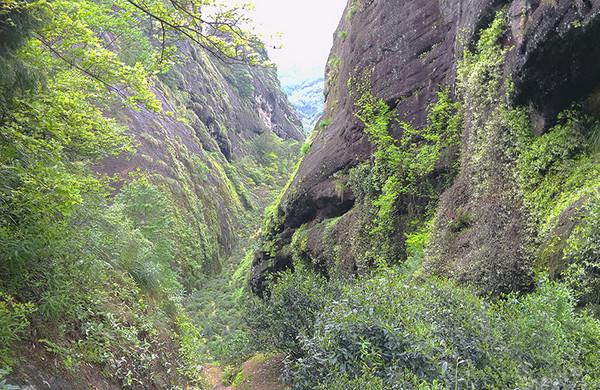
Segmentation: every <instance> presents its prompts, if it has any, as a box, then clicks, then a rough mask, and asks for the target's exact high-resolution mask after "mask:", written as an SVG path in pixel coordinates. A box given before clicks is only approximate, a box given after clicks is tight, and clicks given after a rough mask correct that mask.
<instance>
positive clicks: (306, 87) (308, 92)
mask: <svg viewBox="0 0 600 390" xmlns="http://www.w3.org/2000/svg"><path fill="white" fill-rule="evenodd" d="M324 87H325V78H324V77H323V76H320V77H316V78H312V79H307V80H305V81H303V82H301V83H298V84H291V85H283V91H284V92H285V94H286V95H287V96H288V100H289V102H290V104H291V105H292V106H293V107H294V108H295V109H296V112H297V113H298V116H299V117H300V120H301V121H302V126H303V127H304V131H305V132H306V133H309V132H311V131H312V130H313V129H314V127H315V125H316V124H317V122H318V121H319V118H320V117H321V115H323V108H324V104H325V102H324V95H323V89H324Z"/></svg>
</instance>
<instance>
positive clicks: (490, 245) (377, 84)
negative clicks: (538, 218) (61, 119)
mask: <svg viewBox="0 0 600 390" xmlns="http://www.w3.org/2000/svg"><path fill="white" fill-rule="evenodd" d="M500 9H504V10H505V12H506V13H507V15H508V16H507V18H508V27H507V31H506V33H505V34H504V36H503V38H502V45H503V46H504V47H506V48H508V49H509V50H508V53H507V54H506V58H505V59H504V61H503V64H502V65H501V67H500V69H499V73H500V75H501V76H502V77H503V79H504V80H511V81H512V82H511V83H510V85H511V87H507V88H506V89H507V90H506V91H498V97H499V98H501V96H502V95H505V94H508V95H509V96H507V98H506V99H507V100H508V105H510V106H513V105H514V106H525V107H528V113H529V121H530V122H531V126H532V128H533V129H534V130H535V132H536V133H538V134H541V133H543V132H544V131H546V130H547V129H548V128H550V127H551V126H552V125H553V123H554V119H555V118H556V114H557V113H558V112H559V111H561V110H563V109H565V108H567V107H569V105H570V104H571V103H572V102H577V101H583V100H585V99H586V98H587V97H588V96H590V94H592V92H593V90H594V88H595V87H596V86H597V85H598V82H599V81H600V80H599V79H598V74H597V72H594V71H593V68H594V66H597V65H598V63H600V57H599V56H598V45H597V44H595V42H596V40H597V38H598V36H599V35H598V31H597V29H598V28H599V26H600V19H599V17H598V11H599V9H600V2H598V1H588V0H586V1H559V0H556V1H535V0H531V1H530V0H515V1H501V0H496V1H492V0H464V1H444V0H415V1H409V2H407V1H400V0H386V1H383V0H380V1H377V0H362V1H361V0H351V1H349V3H348V5H347V7H346V10H345V13H344V16H343V18H342V21H341V22H340V25H339V27H338V30H337V34H336V38H335V42H334V47H333V49H332V52H331V55H330V59H329V62H328V66H327V70H326V74H327V81H326V110H325V114H324V119H323V121H324V122H325V124H326V126H322V127H321V128H320V129H318V130H319V131H318V134H317V135H316V136H315V138H314V141H313V142H312V146H311V149H310V151H309V152H308V154H307V155H306V156H305V158H304V160H303V162H302V164H301V165H300V168H299V170H298V173H297V175H296V176H295V178H294V180H293V182H292V183H291V185H290V186H289V188H288V189H287V191H286V193H285V194H284V195H283V197H282V200H281V202H280V204H279V206H278V209H277V213H276V216H277V218H276V221H275V223H272V224H271V225H269V226H267V227H266V229H265V230H266V231H265V232H263V234H264V240H265V242H267V243H268V245H266V246H264V247H263V250H261V251H259V252H258V253H257V254H256V257H255V261H254V267H253V269H254V272H253V280H252V287H253V289H254V291H255V292H257V293H262V291H263V289H264V288H265V278H266V276H267V275H269V274H271V273H274V272H277V271H278V270H281V269H283V268H287V267H291V266H292V261H293V257H294V255H293V253H294V248H293V246H294V242H297V241H298V239H295V240H294V239H293V237H294V236H298V235H302V236H303V238H304V245H303V248H302V252H303V254H304V256H303V257H304V259H305V260H309V261H311V262H312V263H313V264H315V265H316V266H317V268H320V269H322V270H323V271H324V272H329V271H331V268H333V267H339V265H340V262H341V263H342V264H341V268H342V269H343V270H345V272H350V273H356V272H360V269H361V265H360V259H358V258H357V256H356V254H355V251H354V250H353V246H355V241H357V240H358V239H359V236H360V235H364V234H365V232H361V231H360V226H357V222H356V220H357V218H358V217H357V215H356V214H357V213H358V212H357V209H358V207H357V205H356V204H355V202H356V196H355V194H354V193H353V191H352V189H351V188H349V186H348V185H346V184H347V183H348V172H349V171H350V169H351V168H352V167H354V166H356V165H358V164H359V163H361V162H364V161H368V160H369V159H370V158H371V155H372V153H373V147H372V145H371V144H370V143H369V141H368V139H367V136H366V134H365V133H364V131H363V128H364V125H363V124H362V123H361V122H360V121H359V120H358V119H356V117H355V115H354V111H355V99H356V96H353V95H352V93H351V91H350V90H349V89H351V88H349V86H350V87H351V85H352V77H354V76H355V75H356V74H358V72H360V71H364V70H366V71H368V72H369V73H370V74H371V80H370V89H371V91H372V94H373V95H374V96H376V97H378V98H382V99H384V101H385V102H386V103H387V105H388V106H389V107H391V108H392V109H393V110H394V111H395V112H396V114H397V116H398V118H399V119H400V121H406V122H410V123H411V124H412V125H413V126H417V127H423V126H425V125H426V122H427V118H426V113H427V107H428V106H429V105H430V104H431V103H432V102H433V101H435V94H436V92H437V91H439V90H441V89H449V90H450V92H454V91H455V81H456V75H457V73H456V71H457V64H458V63H459V62H460V60H461V59H462V57H463V52H464V50H466V49H467V50H473V49H474V47H475V42H476V41H477V39H478V36H479V33H480V31H481V30H482V29H483V28H484V27H486V26H487V25H489V24H490V23H491V21H492V20H493V19H494V16H495V14H496V12H497V11H498V10H500ZM349 80H350V82H349ZM589 100H590V99H588V101H589ZM591 100H592V101H593V99H591ZM485 109H486V108H484V109H483V110H484V111H485ZM468 110H469V108H468V107H465V108H464V111H465V112H466V113H467V114H468ZM484 117H485V115H484ZM484 119H485V118H484ZM323 121H322V123H323ZM396 124H398V123H396ZM480 124H481V123H478V122H469V121H468V120H465V121H464V123H463V125H464V128H463V140H462V146H461V149H462V151H463V157H462V158H461V169H460V172H459V174H458V176H457V178H456V180H455V181H454V184H453V185H452V186H451V187H450V188H449V189H448V190H447V191H446V192H445V194H444V195H443V196H442V199H441V206H440V211H439V212H438V218H437V219H436V223H437V228H436V229H434V231H435V233H434V234H433V238H432V240H433V241H436V237H438V240H439V235H440V234H441V235H443V234H444V233H443V232H444V231H447V230H448V229H449V225H451V222H452V221H454V220H455V219H456V215H455V214H456V212H457V210H465V209H473V210H476V211H474V212H473V215H474V216H475V217H474V221H471V222H472V224H471V225H470V227H469V228H468V230H469V231H470V232H471V234H470V235H469V234H461V235H454V237H452V238H449V240H448V241H444V242H445V244H444V245H441V247H438V248H437V249H436V250H437V253H436V258H437V259H454V260H447V261H446V260H444V261H443V263H444V265H443V267H436V266H432V268H433V269H435V270H437V272H439V273H442V274H445V275H453V276H455V277H457V278H458V279H460V280H463V281H466V282H473V283H474V284H476V285H478V287H479V288H480V289H481V290H482V291H490V292H494V293H498V292H502V291H507V290H514V289H526V288H528V287H529V285H530V283H531V279H530V270H531V264H530V260H529V259H528V258H527V256H528V255H527V254H526V252H527V251H528V250H529V249H528V250H526V249H525V247H526V246H527V245H528V243H529V239H530V238H531V237H530V236H531V235H532V234H531V233H530V232H528V231H527V226H526V225H527V222H526V220H525V219H526V216H524V215H523V210H522V209H523V207H522V200H521V194H520V190H519V189H518V186H517V184H516V182H515V180H514V179H512V178H511V176H507V175H506V173H507V172H506V171H502V170H499V171H497V172H491V175H492V178H493V179H494V180H491V181H490V182H489V184H490V186H489V188H488V189H487V192H486V194H487V195H488V196H483V197H478V198H477V199H473V198H472V197H470V196H469V195H468V194H470V188H467V187H465V186H464V183H465V182H468V181H469V180H470V177H471V175H472V174H473V171H472V168H469V164H468V160H469V159H470V158H471V156H469V148H470V147H472V146H473V145H471V141H470V138H469V133H470V132H473V131H475V130H476V129H474V128H473V126H477V125H480ZM389 131H390V133H391V134H392V135H394V136H395V137H401V135H402V131H403V127H402V126H401V125H396V126H391V128H390V129H389ZM503 134H507V133H506V132H504V133H503V130H502V128H501V127H499V128H498V129H497V133H496V135H498V136H499V138H498V139H500V138H501V136H502V135H503ZM498 146H501V145H498ZM487 158H488V159H489V160H490V161H492V162H493V164H492V165H493V166H503V164H505V163H506V161H505V158H506V155H505V154H504V153H496V154H494V153H489V154H488V155H487ZM444 164H445V165H447V166H450V165H452V164H453V162H452V161H447V162H445V163H442V166H441V167H439V168H440V169H441V170H444V167H443V165H444ZM434 179H435V178H434ZM461 186H462V187H461ZM438 190H439V191H442V190H443V187H442V186H440V188H438ZM408 198H410V197H408ZM418 204H419V201H418V200H417V201H416V203H415V201H413V200H410V199H403V200H401V201H400V202H398V207H400V208H402V209H401V210H398V213H399V214H400V215H402V216H405V218H404V219H406V220H410V219H411V218H414V217H415V216H416V215H415V213H414V212H412V211H411V209H415V208H417V209H418V207H414V206H415V205H417V206H418ZM405 227H406V226H401V227H400V230H399V232H398V235H397V237H394V238H392V239H393V240H396V241H397V242H398V243H399V245H400V246H403V245H402V242H403V240H404V233H405V231H404V229H403V228H405ZM367 234H368V233H367ZM458 236H460V238H458ZM439 241H443V240H439ZM371 245H372V244H371ZM372 249H373V250H374V251H377V248H376V247H373V248H372ZM529 251H530V250H529ZM296 252H297V251H296ZM401 256H402V254H400V257H401ZM296 257H297V256H296ZM398 260H401V258H399V259H398ZM440 261H441V260H440ZM438 265H439V264H438ZM465 267H466V268H468V269H469V271H468V272H462V271H461V270H463V269H464V268H465Z"/></svg>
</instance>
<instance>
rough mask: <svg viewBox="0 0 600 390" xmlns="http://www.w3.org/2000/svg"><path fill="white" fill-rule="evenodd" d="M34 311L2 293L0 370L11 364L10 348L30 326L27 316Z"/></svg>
mask: <svg viewBox="0 0 600 390" xmlns="http://www.w3.org/2000/svg"><path fill="white" fill-rule="evenodd" d="M34 311H35V306H33V305H32V304H31V303H19V302H17V301H15V300H14V298H13V297H11V296H10V295H7V294H5V293H3V292H1V291H0V368H2V367H1V366H2V365H4V364H7V363H8V362H9V360H10V356H9V350H8V346H10V345H11V344H12V343H13V342H14V341H16V340H18V339H19V338H20V337H21V336H22V335H23V333H24V332H25V330H26V329H27V327H28V326H29V319H28V318H27V316H28V315H30V314H31V313H33V312H34ZM0 379H1V378H0Z"/></svg>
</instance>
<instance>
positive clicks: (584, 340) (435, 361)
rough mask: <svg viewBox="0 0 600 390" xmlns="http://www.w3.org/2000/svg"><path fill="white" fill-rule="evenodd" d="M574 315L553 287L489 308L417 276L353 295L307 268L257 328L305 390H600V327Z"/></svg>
mask: <svg viewBox="0 0 600 390" xmlns="http://www.w3.org/2000/svg"><path fill="white" fill-rule="evenodd" d="M417 246H418V245H417ZM421 250H422V248H420V249H419V248H413V250H412V251H411V252H415V251H416V252H419V251H421ZM410 260H411V261H409V263H413V262H416V263H417V264H418V263H419V260H418V259H415V258H411V259H410ZM574 305H575V299H574V297H573V296H572V293H571V291H570V290H569V289H568V288H567V287H566V286H565V285H561V284H557V283H553V282H549V281H546V280H540V281H539V283H538V286H537V289H536V291H535V292H534V293H531V294H529V295H524V296H519V295H516V294H514V295H507V296H504V297H502V299H500V300H497V301H489V300H487V299H486V298H484V297H479V296H477V295H476V294H475V293H474V292H473V291H472V290H471V289H469V288H466V287H459V286H458V285H456V283H453V282H450V281H448V280H444V279H439V278H435V277H426V278H424V277H421V276H416V275H415V274H414V273H412V272H411V271H410V268H406V267H405V268H402V269H395V268H388V267H382V268H379V269H378V270H376V271H375V272H374V273H373V274H372V275H371V276H366V277H362V278H359V279H357V280H356V281H354V282H350V283H348V282H347V281H346V282H343V283H342V284H340V283H336V282H334V283H332V282H331V281H330V282H329V283H326V282H325V280H324V279H323V278H322V277H321V276H318V275H317V274H314V273H313V272H311V271H309V270H308V269H306V268H303V267H299V268H297V269H296V270H295V272H294V273H290V272H286V273H284V274H283V275H281V277H280V279H278V281H277V282H276V283H275V284H274V285H273V286H272V287H271V290H270V295H269V298H268V299H267V300H266V301H264V302H263V301H259V302H258V303H257V306H256V307H255V309H254V310H256V309H259V311H258V313H252V312H251V314H250V315H251V317H250V318H253V321H254V323H253V326H254V327H253V329H254V330H255V332H256V334H257V336H258V339H259V340H260V341H261V342H263V343H264V344H263V348H275V349H276V350H279V351H284V352H287V353H288V354H290V358H289V359H288V360H287V366H286V370H287V371H286V375H287V379H288V380H289V381H290V383H291V384H292V385H293V388H297V389H313V388H319V389H328V390H330V389H342V388H343V389H346V388H350V389H361V388H364V387H361V386H365V385H366V384H368V385H369V386H372V387H368V388H369V389H384V388H420V389H436V388H437V389H444V388H482V387H489V388H517V387H519V388H537V387H541V386H545V385H547V384H550V383H552V384H554V385H559V386H564V387H577V388H594V387H596V386H598V384H599V383H600V382H599V381H600V377H599V376H598V375H597V372H598V368H600V357H599V356H598V347H599V346H600V324H599V323H598V321H597V320H595V319H593V318H591V317H589V316H588V315H587V314H585V313H584V312H577V311H576V310H575V307H574Z"/></svg>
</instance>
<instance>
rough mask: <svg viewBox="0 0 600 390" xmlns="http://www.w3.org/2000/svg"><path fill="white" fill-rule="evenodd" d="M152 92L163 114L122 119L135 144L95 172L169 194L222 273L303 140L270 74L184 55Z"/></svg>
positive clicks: (210, 267) (192, 51) (210, 263)
mask: <svg viewBox="0 0 600 390" xmlns="http://www.w3.org/2000/svg"><path fill="white" fill-rule="evenodd" d="M179 57H180V61H179V63H178V64H177V65H175V66H174V67H173V68H172V69H171V70H170V71H169V72H168V73H166V74H164V75H161V76H160V79H159V81H158V83H157V84H156V86H155V93H156V95H157V97H158V98H159V100H160V102H161V104H162V108H163V112H162V113H154V112H149V111H147V110H143V109H142V110H140V111H133V110H125V111H123V110H119V111H118V116H119V117H120V118H121V120H122V122H123V123H126V124H127V126H128V127H129V129H130V131H131V134H132V135H133V136H134V138H135V140H136V141H137V143H138V147H137V152H136V153H135V154H134V155H133V156H120V157H118V158H114V159H110V160H107V161H105V162H104V163H103V164H102V166H100V167H98V170H99V171H102V172H104V173H109V174H117V175H118V177H120V179H121V181H118V182H117V183H116V186H117V187H119V186H120V185H122V183H123V182H124V181H127V179H128V176H129V174H130V173H131V172H134V171H136V170H138V169H139V170H141V171H143V172H145V173H147V174H150V175H151V177H153V181H154V182H156V183H158V184H161V185H165V186H167V188H168V189H169V190H170V192H171V193H172V194H173V197H174V199H175V200H176V203H177V204H178V205H179V206H180V207H181V209H182V210H185V214H186V215H185V217H186V219H187V220H188V223H189V224H190V225H192V226H193V227H194V230H195V232H196V234H197V237H198V241H199V242H201V244H202V245H201V246H202V251H201V253H200V256H201V257H202V258H201V259H198V260H199V261H201V262H202V264H203V267H204V269H205V271H208V272H210V271H218V270H219V269H220V262H219V260H220V259H222V258H223V257H224V256H226V255H227V254H229V252H230V250H231V249H232V248H233V247H234V245H235V243H236V239H237V238H238V236H239V234H238V233H239V229H240V227H241V226H242V225H243V224H244V222H245V215H246V214H248V213H253V211H256V210H260V209H262V207H264V202H265V198H268V196H265V195H266V194H267V193H268V192H270V191H271V190H272V189H273V188H276V187H278V186H280V185H281V182H282V181H284V180H285V178H286V176H287V175H288V174H289V173H290V172H291V170H292V168H293V165H294V162H295V158H296V153H297V150H298V149H299V146H300V142H301V141H302V140H303V138H304V135H303V132H302V124H301V123H300V121H299V119H298V118H297V116H296V113H295V112H294V111H293V109H292V108H291V107H290V105H289V103H288V101H287V98H286V96H285V95H284V94H283V92H282V91H281V89H280V85H279V80H278V79H277V76H276V73H275V70H274V69H271V68H263V67H250V66H247V65H241V64H227V63H224V62H222V61H221V60H218V59H215V58H212V57H210V56H209V55H207V53H206V52H204V51H203V50H202V49H199V48H197V47H193V46H191V45H182V47H181V48H180V53H179Z"/></svg>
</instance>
